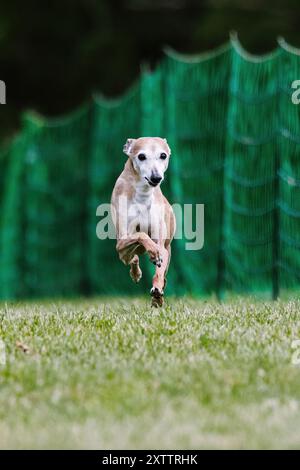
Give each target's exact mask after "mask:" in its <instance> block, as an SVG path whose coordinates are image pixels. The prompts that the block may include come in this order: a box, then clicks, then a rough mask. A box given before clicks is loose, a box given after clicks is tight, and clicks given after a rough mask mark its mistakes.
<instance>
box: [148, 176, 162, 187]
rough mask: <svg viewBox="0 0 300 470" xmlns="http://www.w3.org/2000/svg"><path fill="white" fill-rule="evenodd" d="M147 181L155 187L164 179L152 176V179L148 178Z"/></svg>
mask: <svg viewBox="0 0 300 470" xmlns="http://www.w3.org/2000/svg"><path fill="white" fill-rule="evenodd" d="M146 180H147V181H148V183H149V184H150V186H154V187H155V186H157V185H158V184H159V183H160V182H161V180H162V178H161V177H160V176H151V178H150V179H149V178H147V177H146Z"/></svg>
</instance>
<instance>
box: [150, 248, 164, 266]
mask: <svg viewBox="0 0 300 470" xmlns="http://www.w3.org/2000/svg"><path fill="white" fill-rule="evenodd" d="M150 260H151V261H152V263H153V264H154V265H155V266H157V267H158V268H160V267H161V265H162V262H163V259H162V257H161V255H160V253H159V251H156V252H154V253H151V254H150Z"/></svg>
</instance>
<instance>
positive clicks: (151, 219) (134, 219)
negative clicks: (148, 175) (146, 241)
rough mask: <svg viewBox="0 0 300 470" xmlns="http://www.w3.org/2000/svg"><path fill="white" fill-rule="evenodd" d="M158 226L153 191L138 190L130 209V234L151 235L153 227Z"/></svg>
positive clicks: (130, 202)
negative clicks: (143, 233)
mask: <svg viewBox="0 0 300 470" xmlns="http://www.w3.org/2000/svg"><path fill="white" fill-rule="evenodd" d="M153 224H154V225H156V224H157V220H156V214H155V204H154V197H153V190H152V189H150V190H148V188H147V189H144V188H143V187H142V188H139V187H138V188H137V189H136V192H135V194H134V196H133V198H132V200H131V201H129V207H128V225H129V232H130V233H134V232H145V233H148V234H149V235H150V234H151V231H152V230H151V229H152V226H153Z"/></svg>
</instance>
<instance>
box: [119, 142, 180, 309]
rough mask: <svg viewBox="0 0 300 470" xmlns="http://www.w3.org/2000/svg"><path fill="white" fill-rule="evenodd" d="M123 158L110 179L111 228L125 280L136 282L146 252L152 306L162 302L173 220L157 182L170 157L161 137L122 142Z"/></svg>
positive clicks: (159, 304) (172, 233)
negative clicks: (117, 172)
mask: <svg viewBox="0 0 300 470" xmlns="http://www.w3.org/2000/svg"><path fill="white" fill-rule="evenodd" d="M123 151H124V153H125V154H126V155H127V156H128V157H129V158H128V159H127V161H126V164H125V167H124V170H123V172H122V173H121V175H120V176H119V178H118V179H117V181H116V184H115V187H114V190H113V193H112V199H111V207H112V219H113V222H114V225H115V228H116V235H117V246H116V249H117V251H118V253H119V257H120V259H121V261H123V263H124V264H126V265H129V266H130V276H131V278H132V279H133V281H135V282H139V280H140V279H141V277H142V271H141V268H140V266H139V256H140V255H141V254H143V253H145V252H146V253H147V254H148V255H149V257H150V260H151V261H152V263H153V264H155V266H156V268H155V275H154V277H153V280H152V288H151V291H150V294H151V296H152V305H153V306H155V307H159V306H161V305H162V304H163V295H164V288H165V286H166V274H167V270H168V267H169V263H170V258H171V241H172V239H173V236H174V232H175V216H174V213H173V210H172V207H171V205H170V204H169V202H168V201H167V199H166V198H165V197H164V195H163V193H162V191H161V189H160V184H161V182H162V181H163V179H164V173H165V171H166V169H167V167H168V163H169V158H170V155H171V151H170V148H169V146H168V143H167V141H166V139H161V138H160V137H140V138H139V139H127V142H126V144H125V145H124V148H123Z"/></svg>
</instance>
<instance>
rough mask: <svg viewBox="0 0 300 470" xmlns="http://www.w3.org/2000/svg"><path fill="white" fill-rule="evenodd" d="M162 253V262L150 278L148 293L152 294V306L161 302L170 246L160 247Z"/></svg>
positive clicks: (159, 304) (157, 305)
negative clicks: (150, 284)
mask: <svg viewBox="0 0 300 470" xmlns="http://www.w3.org/2000/svg"><path fill="white" fill-rule="evenodd" d="M160 251H161V254H162V263H161V265H160V266H156V269H155V274H154V276H153V279H152V289H151V291H150V294H151V295H152V305H153V306H154V307H161V306H162V304H163V296H164V287H165V284H166V274H167V271H168V267H169V263H170V256H171V251H170V246H168V247H167V248H165V247H164V246H161V247H160Z"/></svg>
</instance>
